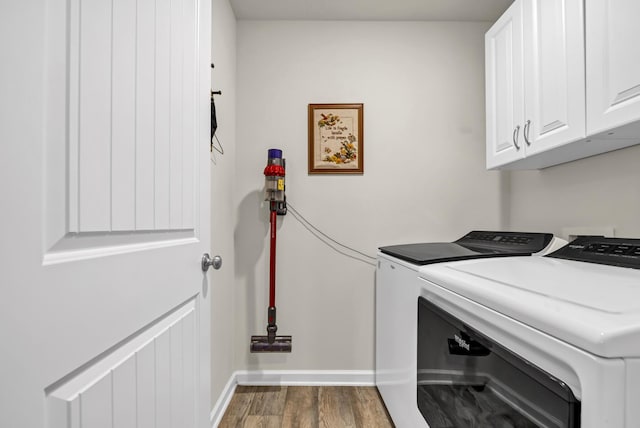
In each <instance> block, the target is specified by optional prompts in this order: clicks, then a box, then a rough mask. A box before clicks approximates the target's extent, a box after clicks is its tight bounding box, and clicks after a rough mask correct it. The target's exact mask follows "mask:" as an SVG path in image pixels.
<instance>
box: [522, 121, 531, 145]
mask: <svg viewBox="0 0 640 428" xmlns="http://www.w3.org/2000/svg"><path fill="white" fill-rule="evenodd" d="M530 130H531V121H530V120H527V123H526V124H525V125H524V132H523V133H522V135H523V136H524V142H525V143H527V146H530V145H531V141H529V131H530Z"/></svg>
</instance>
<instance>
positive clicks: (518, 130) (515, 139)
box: [513, 125, 520, 150]
mask: <svg viewBox="0 0 640 428" xmlns="http://www.w3.org/2000/svg"><path fill="white" fill-rule="evenodd" d="M519 134H520V125H518V126H516V129H514V130H513V145H514V146H516V150H520V146H519V145H518V136H519Z"/></svg>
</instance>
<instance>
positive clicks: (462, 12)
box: [230, 0, 512, 22]
mask: <svg viewBox="0 0 640 428" xmlns="http://www.w3.org/2000/svg"><path fill="white" fill-rule="evenodd" d="M230 3H231V7H232V8H233V10H234V12H235V14H236V18H237V19H238V20H314V21H317V20H338V21H490V22H493V21H495V20H496V19H497V18H498V17H499V16H500V15H501V14H502V12H504V11H505V10H506V9H507V8H508V7H509V5H510V4H511V3H512V0H230Z"/></svg>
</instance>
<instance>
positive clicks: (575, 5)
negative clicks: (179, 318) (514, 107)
mask: <svg viewBox="0 0 640 428" xmlns="http://www.w3.org/2000/svg"><path fill="white" fill-rule="evenodd" d="M524 4H525V6H526V9H525V16H527V17H528V18H527V19H525V21H524V53H525V55H524V76H525V122H524V125H523V127H524V137H525V143H526V145H527V155H528V156H529V155H532V154H535V153H539V152H543V151H546V150H549V149H552V148H554V147H557V146H559V145H563V144H566V143H568V142H572V141H576V140H579V139H582V138H584V136H585V114H584V110H585V107H584V106H585V93H584V81H585V77H584V74H585V73H584V64H585V59H584V25H583V17H584V12H583V8H582V4H583V3H582V0H555V1H548V0H525V3H524Z"/></svg>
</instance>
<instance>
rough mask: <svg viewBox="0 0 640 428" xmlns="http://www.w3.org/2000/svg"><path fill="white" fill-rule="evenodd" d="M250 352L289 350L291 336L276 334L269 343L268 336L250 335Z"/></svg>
mask: <svg viewBox="0 0 640 428" xmlns="http://www.w3.org/2000/svg"><path fill="white" fill-rule="evenodd" d="M251 352H291V336H276V337H275V340H274V341H273V342H271V343H269V337H268V336H251Z"/></svg>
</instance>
